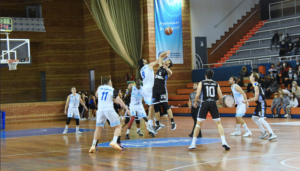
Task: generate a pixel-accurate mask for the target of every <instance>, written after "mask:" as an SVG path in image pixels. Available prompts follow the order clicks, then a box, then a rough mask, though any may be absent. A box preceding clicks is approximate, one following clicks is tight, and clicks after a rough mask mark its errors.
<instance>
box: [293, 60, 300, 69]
mask: <svg viewBox="0 0 300 171" xmlns="http://www.w3.org/2000/svg"><path fill="white" fill-rule="evenodd" d="M299 66H300V63H299V60H296V66H295V67H294V72H297V71H298V68H299Z"/></svg>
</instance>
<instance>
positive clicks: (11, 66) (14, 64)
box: [7, 60, 19, 70]
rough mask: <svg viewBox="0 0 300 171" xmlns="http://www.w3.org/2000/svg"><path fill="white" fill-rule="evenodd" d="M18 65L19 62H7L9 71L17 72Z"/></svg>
mask: <svg viewBox="0 0 300 171" xmlns="http://www.w3.org/2000/svg"><path fill="white" fill-rule="evenodd" d="M18 63H19V60H7V64H8V66H9V70H17V65H18Z"/></svg>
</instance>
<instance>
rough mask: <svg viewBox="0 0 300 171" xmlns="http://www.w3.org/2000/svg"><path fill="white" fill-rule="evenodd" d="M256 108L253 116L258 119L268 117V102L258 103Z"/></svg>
mask: <svg viewBox="0 0 300 171" xmlns="http://www.w3.org/2000/svg"><path fill="white" fill-rule="evenodd" d="M256 104H257V105H256V107H255V110H254V113H253V115H254V116H258V117H265V116H266V111H267V103H266V101H264V102H262V103H259V102H258V103H256Z"/></svg>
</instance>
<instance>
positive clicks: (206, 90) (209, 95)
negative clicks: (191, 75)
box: [202, 80, 219, 102]
mask: <svg viewBox="0 0 300 171" xmlns="http://www.w3.org/2000/svg"><path fill="white" fill-rule="evenodd" d="M218 86H219V85H218V83H217V82H216V81H213V80H203V81H202V92H203V99H202V102H205V101H217V100H218Z"/></svg>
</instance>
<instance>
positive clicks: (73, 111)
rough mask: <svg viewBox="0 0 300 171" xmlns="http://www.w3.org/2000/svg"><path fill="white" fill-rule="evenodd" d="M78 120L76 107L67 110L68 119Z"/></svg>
mask: <svg viewBox="0 0 300 171" xmlns="http://www.w3.org/2000/svg"><path fill="white" fill-rule="evenodd" d="M73 117H74V118H75V119H80V116H79V110H78V107H69V108H68V118H73Z"/></svg>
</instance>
